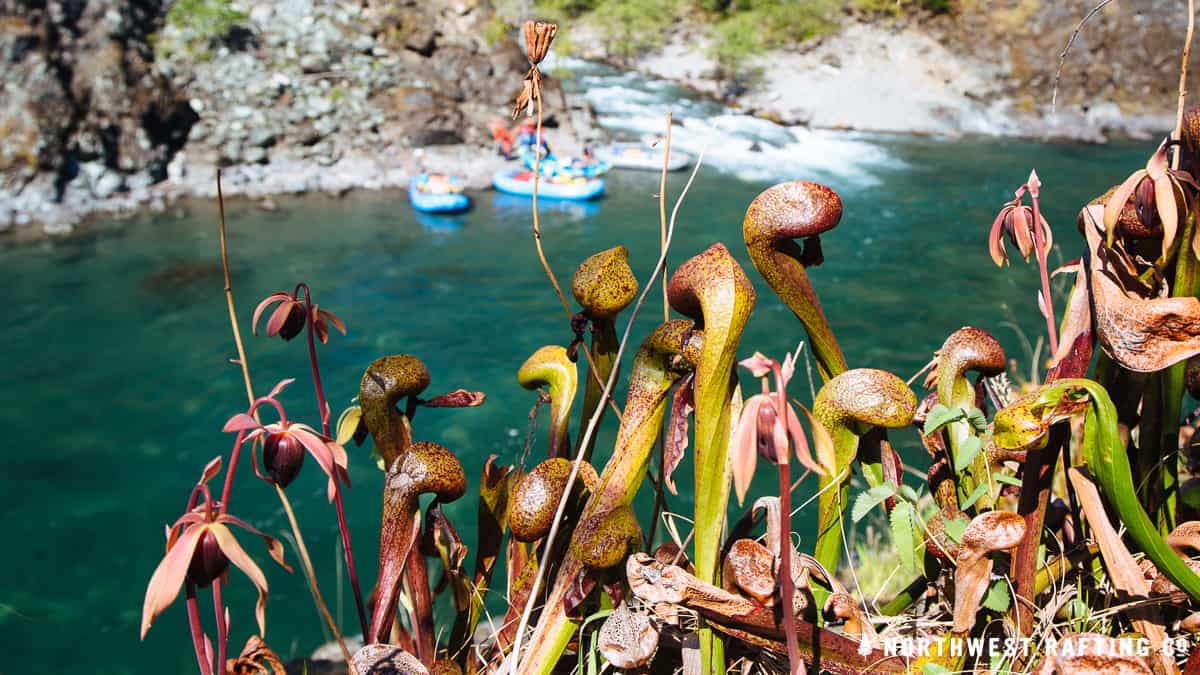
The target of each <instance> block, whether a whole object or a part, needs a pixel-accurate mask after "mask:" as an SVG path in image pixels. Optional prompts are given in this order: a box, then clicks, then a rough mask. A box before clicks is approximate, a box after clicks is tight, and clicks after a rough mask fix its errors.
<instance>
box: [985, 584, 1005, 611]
mask: <svg viewBox="0 0 1200 675" xmlns="http://www.w3.org/2000/svg"><path fill="white" fill-rule="evenodd" d="M983 606H984V607H987V608H988V609H990V610H992V611H993V612H1007V611H1008V606H1009V597H1008V582H1006V581H1005V580H1004V579H997V580H995V581H993V582H992V585H991V586H989V587H988V590H987V594H985V595H984V596H983Z"/></svg>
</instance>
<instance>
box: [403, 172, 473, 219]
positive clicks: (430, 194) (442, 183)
mask: <svg viewBox="0 0 1200 675" xmlns="http://www.w3.org/2000/svg"><path fill="white" fill-rule="evenodd" d="M408 201H410V202H412V205H413V208H414V209H416V210H417V211H421V212H423V213H456V212H459V211H466V210H467V209H469V208H470V207H471V198H470V197H468V196H467V195H466V194H465V193H464V192H463V183H462V180H460V179H459V178H458V177H456V176H442V175H431V174H428V173H423V174H420V175H418V176H416V177H414V178H413V179H412V180H411V181H409V183H408Z"/></svg>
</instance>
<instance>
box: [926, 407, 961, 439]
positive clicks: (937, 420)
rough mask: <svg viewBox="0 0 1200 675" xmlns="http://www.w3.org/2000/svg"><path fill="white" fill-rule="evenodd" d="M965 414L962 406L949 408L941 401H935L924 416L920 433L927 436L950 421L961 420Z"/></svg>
mask: <svg viewBox="0 0 1200 675" xmlns="http://www.w3.org/2000/svg"><path fill="white" fill-rule="evenodd" d="M966 415H967V413H966V411H964V410H963V409H962V408H953V409H951V408H947V407H946V406H944V405H942V404H941V403H935V404H934V405H933V407H932V408H930V409H929V414H927V415H926V416H925V426H924V427H923V428H922V429H921V433H923V434H925V435H926V436H928V435H929V434H932V433H934V432H935V431H937V430H938V429H941V428H942V427H944V426H946V425H947V424H950V423H951V422H957V421H958V420H961V419H962V418H963V417H965V416H966Z"/></svg>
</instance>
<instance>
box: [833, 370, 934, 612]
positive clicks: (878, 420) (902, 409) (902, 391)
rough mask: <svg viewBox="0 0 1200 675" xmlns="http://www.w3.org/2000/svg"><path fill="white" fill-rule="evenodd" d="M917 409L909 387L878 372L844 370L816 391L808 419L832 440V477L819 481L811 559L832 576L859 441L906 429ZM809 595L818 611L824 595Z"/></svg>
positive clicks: (840, 539) (915, 399) (836, 559)
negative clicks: (876, 432) (878, 430)
mask: <svg viewBox="0 0 1200 675" xmlns="http://www.w3.org/2000/svg"><path fill="white" fill-rule="evenodd" d="M916 408H917V397H916V395H915V394H913V392H912V390H911V389H909V388H908V385H907V384H905V383H904V381H903V380H901V379H900V378H898V377H896V376H895V375H893V374H891V373H889V372H886V371H882V370H874V369H869V368H857V369H854V370H848V371H846V372H844V373H842V374H841V375H838V376H836V377H834V378H833V379H831V380H830V381H829V382H827V383H825V386H823V387H821V390H820V391H818V392H817V397H816V399H815V400H814V401H813V414H814V416H815V417H816V418H817V421H819V422H820V423H821V425H822V426H824V427H825V429H826V430H827V431H828V432H829V435H830V437H831V438H832V440H833V448H834V470H835V472H834V473H833V474H832V475H826V476H821V477H820V479H819V481H818V487H819V488H820V491H821V492H820V497H818V499H817V543H816V548H815V550H814V553H813V557H815V558H816V559H817V561H818V562H820V563H821V564H822V565H824V566H825V569H827V570H829V571H830V572H833V573H836V571H837V566H838V562H839V561H840V560H841V557H842V512H843V511H844V510H845V507H846V504H847V503H848V501H849V498H850V480H849V479H850V467H851V465H852V464H853V463H854V460H855V458H856V457H857V455H858V446H859V437H860V436H862V435H863V434H865V433H867V432H868V431H870V430H871V428H873V427H877V426H880V427H884V428H891V429H896V428H899V427H904V426H907V425H909V424H911V423H912V418H913V414H914V413H915V411H916ZM866 469H867V471H868V472H869V471H870V470H871V468H870V467H866ZM868 475H870V474H869V473H868ZM878 475H881V474H878ZM878 475H877V476H876V478H877V477H878ZM869 480H874V479H869ZM814 594H815V595H817V600H818V603H817V604H818V606H821V603H822V602H823V601H824V599H825V598H826V597H827V596H828V593H827V592H826V591H824V590H823V589H820V588H817V589H815V593H814Z"/></svg>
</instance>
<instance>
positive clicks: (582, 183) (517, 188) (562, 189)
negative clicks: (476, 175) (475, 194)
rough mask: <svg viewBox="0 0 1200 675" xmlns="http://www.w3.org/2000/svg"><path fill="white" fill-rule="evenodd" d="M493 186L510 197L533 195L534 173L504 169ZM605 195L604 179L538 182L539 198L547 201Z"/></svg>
mask: <svg viewBox="0 0 1200 675" xmlns="http://www.w3.org/2000/svg"><path fill="white" fill-rule="evenodd" d="M492 185H494V186H496V189H497V190H499V191H500V192H506V193H508V194H510V195H523V196H527V197H528V196H532V195H533V172H532V171H528V170H525V169H503V170H501V171H497V172H496V174H495V175H494V176H492ZM602 194H604V179H603V178H571V179H547V178H546V177H545V176H542V178H541V180H539V181H538V197H545V198H546V199H574V200H586V199H594V198H596V197H599V196H600V195H602Z"/></svg>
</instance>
